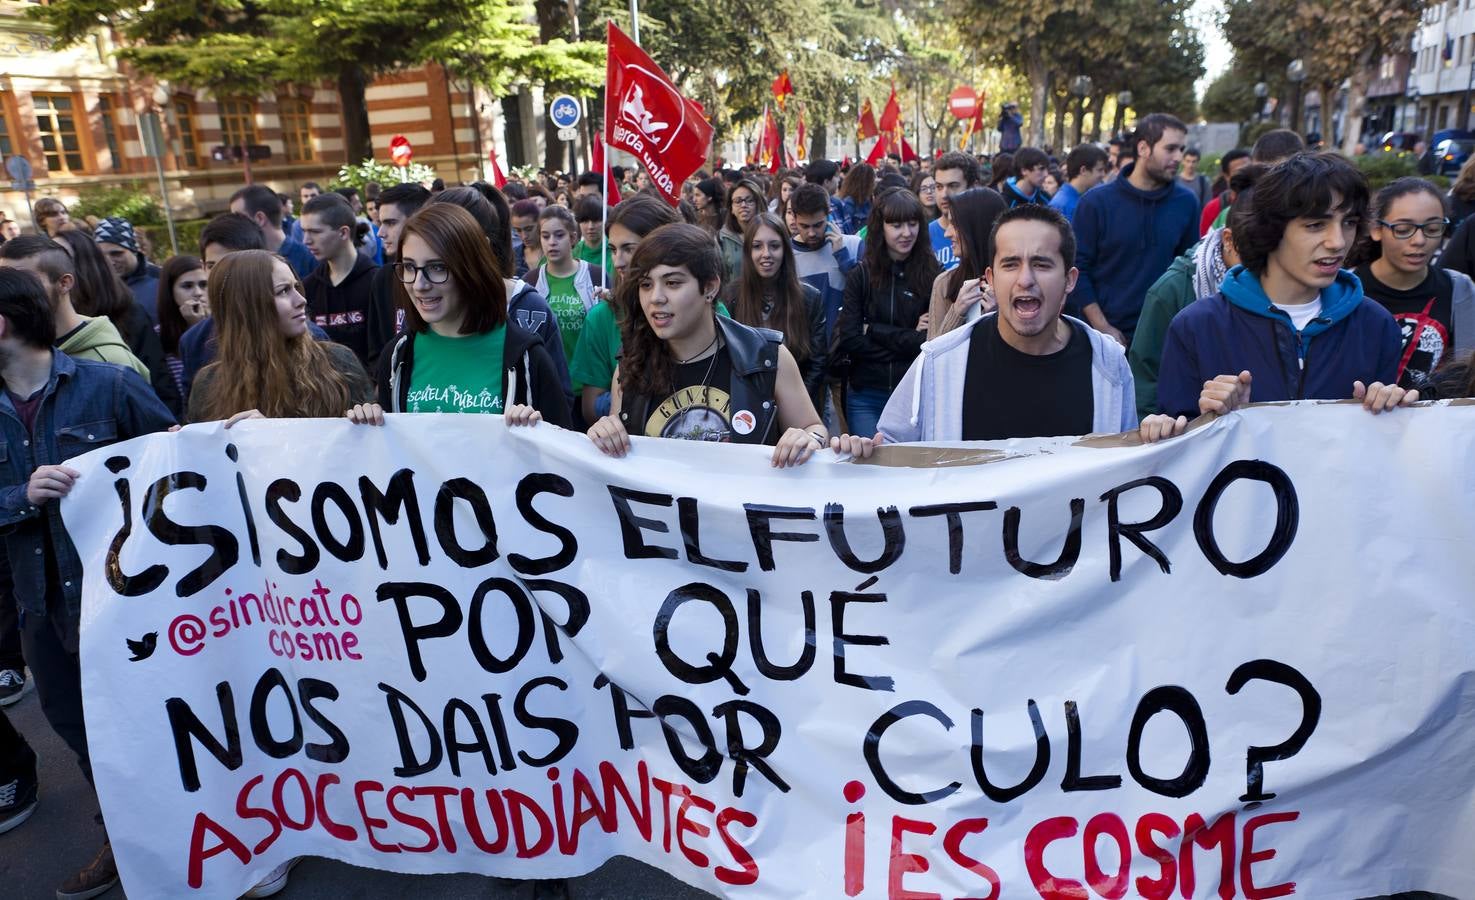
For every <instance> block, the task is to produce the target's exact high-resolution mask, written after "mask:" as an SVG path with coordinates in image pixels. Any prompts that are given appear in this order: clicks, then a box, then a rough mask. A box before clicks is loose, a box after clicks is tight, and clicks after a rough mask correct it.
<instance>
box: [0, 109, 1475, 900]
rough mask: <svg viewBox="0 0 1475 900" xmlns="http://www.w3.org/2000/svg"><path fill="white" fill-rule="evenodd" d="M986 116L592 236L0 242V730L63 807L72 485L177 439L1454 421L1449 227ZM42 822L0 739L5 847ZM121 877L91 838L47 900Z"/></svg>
mask: <svg viewBox="0 0 1475 900" xmlns="http://www.w3.org/2000/svg"><path fill="white" fill-rule="evenodd" d="M1015 115H1016V113H1015V111H1014V110H1012V109H1007V110H1006V113H1005V118H1006V119H1008V121H1007V122H1004V125H1009V126H1011V127H1009V128H1008V129H1006V131H1007V136H1008V137H1009V138H1010V140H1011V141H1012V144H1011V145H1010V146H1009V147H1008V151H1009V152H1008V153H1001V154H999V155H997V156H995V157H994V158H992V159H990V160H987V161H984V160H981V159H980V158H978V157H975V156H973V155H969V154H966V153H961V152H950V153H945V154H941V155H939V156H937V157H936V158H933V159H928V160H914V161H912V162H910V163H902V162H901V161H900V160H899V159H888V160H886V161H885V162H884V163H882V164H881V165H879V166H871V165H868V164H866V163H857V164H854V165H848V164H847V165H846V166H841V165H838V164H836V163H835V162H833V161H829V160H818V161H815V162H814V163H812V164H810V165H809V166H807V167H806V168H804V169H802V170H781V171H778V172H776V173H769V172H763V171H759V170H758V168H757V167H755V166H748V167H745V168H740V169H733V168H719V169H717V170H715V171H712V172H702V173H698V176H697V177H694V178H693V179H691V180H690V181H689V182H688V183H687V184H686V185H685V189H684V192H683V197H682V199H681V202H680V203H679V204H678V205H676V206H672V205H670V204H668V203H667V202H666V201H665V200H664V199H663V198H661V196H660V195H659V194H658V193H656V192H655V191H654V189H653V188H651V186H650V185H649V181H648V179H647V178H645V175H644V172H643V171H638V170H621V169H619V167H614V168H613V170H612V172H611V175H612V176H613V180H614V181H616V182H617V183H620V186H621V188H622V192H623V194H624V199H622V200H620V201H619V202H616V203H608V204H607V202H606V198H605V196H604V190H605V185H606V181H607V179H606V176H605V174H604V173H583V174H582V175H579V176H577V177H567V176H550V177H547V178H539V179H537V180H535V181H532V182H523V181H521V180H516V179H515V180H513V181H511V182H509V183H508V184H507V185H506V186H505V187H503V188H500V189H499V188H497V187H493V186H492V185H490V184H487V183H484V182H477V183H475V184H471V185H464V186H453V187H451V188H449V189H447V188H446V187H445V185H443V184H439V183H436V184H434V185H429V186H424V185H418V184H400V185H394V186H390V187H385V188H384V189H382V190H380V189H378V188H377V187H371V188H370V189H369V190H366V191H365V195H366V196H364V197H362V198H361V197H360V195H359V192H358V191H356V190H353V189H345V190H341V191H332V190H330V191H324V190H322V188H321V187H320V186H319V185H317V184H313V183H308V184H304V185H301V186H299V188H298V190H297V194H296V199H298V200H300V202H301V205H300V213H301V215H300V217H298V218H295V219H293V218H292V217H291V216H290V211H291V209H292V205H293V204H292V200H293V198H291V197H288V196H286V195H282V194H278V193H276V192H275V191H274V190H272V189H271V188H269V187H266V186H263V185H252V186H248V187H245V188H242V189H241V190H240V191H237V192H236V194H235V195H234V196H233V197H231V199H230V203H229V211H228V212H225V213H223V214H222V215H220V216H219V217H217V218H215V219H214V220H212V221H211V222H209V223H208V225H207V226H206V227H205V228H204V230H203V231H202V233H201V236H200V239H199V246H198V247H197V248H190V249H191V251H192V252H191V253H189V254H185V255H179V256H175V257H173V258H169V259H167V260H164V261H163V262H162V264H160V265H155V264H154V263H152V262H150V261H149V260H148V258H147V256H146V254H145V252H144V250H143V246H142V244H141V239H140V235H139V233H138V232H137V231H135V229H134V228H133V227H132V225H131V224H130V223H129V222H127V221H124V220H122V219H118V218H108V219H103V220H101V221H97V222H85V221H82V220H79V219H77V218H74V217H72V216H71V215H70V214H69V212H68V210H67V208H66V207H65V206H64V205H63V204H61V203H59V202H57V201H54V200H45V201H42V202H40V203H38V204H37V205H36V208H35V209H36V220H37V222H38V225H39V226H40V229H41V231H42V233H40V234H29V235H27V234H19V233H7V234H5V235H4V237H5V240H4V242H3V244H0V379H3V382H4V385H3V386H4V390H3V393H0V432H3V435H0V439H3V441H4V442H5V446H8V447H9V448H10V453H9V455H8V456H6V457H4V458H3V459H0V463H3V472H4V483H3V485H0V491H3V493H0V526H3V529H4V530H3V538H4V545H3V547H4V551H5V552H4V553H3V554H0V706H3V705H5V704H8V703H11V702H14V701H15V700H17V699H19V698H20V696H21V695H22V694H23V693H24V692H25V691H26V690H27V689H28V687H29V685H30V683H31V682H34V684H35V686H36V688H37V693H38V694H39V697H40V700H41V705H42V707H43V710H44V713H45V715H46V718H47V720H48V721H49V722H50V724H51V725H52V727H53V728H54V729H55V730H56V732H57V733H58V734H59V735H60V736H61V737H62V738H63V740H64V741H65V742H66V743H67V744H68V746H69V747H70V748H71V749H72V750H73V751H74V752H75V754H76V756H77V758H78V760H79V762H80V764H81V766H82V770H83V772H84V774H86V775H87V776H88V778H89V779H90V777H91V772H90V767H89V762H88V749H87V742H86V735H85V727H84V723H83V719H82V696H81V678H80V667H79V661H78V627H79V613H80V606H81V584H82V573H81V563H80V561H79V559H78V557H77V553H76V551H75V549H74V548H73V546H72V544H71V542H70V539H69V538H68V536H67V533H66V531H65V528H64V527H63V524H62V520H61V517H60V514H59V512H58V503H57V500H58V499H59V498H61V497H62V496H64V495H65V494H66V493H67V492H68V491H69V490H70V489H71V487H72V486H73V484H74V483H75V480H76V478H77V477H78V476H77V472H76V471H75V470H73V469H71V468H69V467H68V466H67V464H66V463H67V460H68V459H70V458H71V457H74V456H76V455H79V454H81V453H84V452H87V451H88V450H91V449H94V448H97V447H101V446H104V445H106V444H109V443H112V442H115V441H121V440H126V439H128V438H132V437H135V436H138V435H143V434H149V433H153V432H159V431H164V430H167V429H171V428H174V427H177V426H179V425H182V424H185V423H188V422H214V421H223V422H224V425H225V427H227V428H229V427H232V426H234V425H235V424H236V423H237V422H239V421H241V420H243V419H250V418H283V417H285V418H292V417H342V416H346V417H347V418H348V419H349V420H351V421H353V422H355V423H360V424H366V425H377V424H382V423H383V422H384V421H385V418H384V417H385V414H386V413H423V412H455V413H492V414H500V415H503V416H505V417H506V418H507V420H508V422H509V423H511V424H514V425H519V426H535V425H539V423H542V426H541V427H549V426H557V427H562V428H571V429H578V430H579V431H582V432H585V433H587V435H588V437H589V439H590V440H591V441H592V442H593V444H594V445H595V446H597V447H598V448H599V450H601V451H603V452H604V453H606V454H609V455H610V456H614V457H619V456H623V455H625V454H626V453H628V452H630V451H631V448H632V442H631V437H632V436H644V437H657V438H673V439H684V440H701V441H717V442H733V443H748V444H758V445H764V446H768V447H770V448H772V455H771V460H772V464H773V465H774V466H783V467H788V466H799V465H802V464H804V463H805V462H806V461H807V460H808V459H810V458H811V457H812V456H813V455H814V454H815V453H817V452H820V451H832V452H835V453H840V454H848V455H852V456H861V457H864V456H869V455H870V454H871V453H872V452H873V450H874V448H875V447H876V446H877V445H879V444H883V443H904V442H913V441H924V442H939V441H973V440H1003V439H1012V438H1034V437H1053V436H1066V435H1081V434H1087V433H1093V432H1096V433H1102V432H1105V433H1117V432H1125V431H1135V432H1137V433H1138V434H1139V435H1140V437H1141V438H1142V439H1143V440H1145V441H1149V442H1151V441H1157V440H1163V439H1167V438H1171V437H1172V436H1174V435H1176V434H1179V433H1181V432H1182V431H1183V430H1184V429H1185V427H1186V425H1187V422H1188V419H1189V418H1190V417H1193V416H1197V415H1199V414H1205V413H1227V412H1230V411H1232V410H1234V409H1236V408H1238V407H1240V406H1242V405H1244V404H1245V403H1247V402H1249V401H1251V400H1256V401H1284V400H1301V399H1322V400H1341V399H1355V400H1359V401H1361V402H1362V404H1363V405H1364V406H1365V407H1366V408H1368V409H1369V410H1370V411H1372V412H1374V413H1377V412H1385V411H1388V410H1391V409H1394V408H1396V407H1398V406H1402V405H1407V404H1408V403H1411V402H1414V401H1416V400H1418V399H1420V398H1424V399H1428V398H1431V397H1432V398H1450V397H1464V396H1471V395H1475V365H1472V362H1471V353H1470V348H1471V347H1472V346H1475V282H1472V281H1471V279H1470V277H1469V271H1470V268H1471V266H1472V265H1475V252H1472V251H1471V250H1470V249H1469V246H1467V245H1469V244H1472V243H1475V232H1472V231H1471V227H1472V226H1471V225H1470V222H1471V221H1475V218H1469V219H1466V220H1465V222H1464V223H1463V224H1462V225H1461V226H1460V229H1459V231H1458V232H1455V235H1454V238H1453V241H1452V242H1451V246H1450V247H1449V249H1448V251H1447V252H1446V253H1445V254H1444V255H1443V257H1441V256H1440V251H1441V248H1442V247H1443V245H1444V242H1445V238H1446V236H1447V235H1448V234H1449V233H1450V232H1451V219H1450V211H1449V209H1448V206H1447V200H1446V197H1445V195H1444V194H1443V192H1442V191H1441V190H1440V189H1438V188H1437V187H1435V186H1434V185H1433V184H1431V183H1430V182H1428V181H1425V180H1422V179H1419V178H1404V179H1399V180H1397V181H1394V182H1393V183H1391V184H1389V185H1387V186H1386V187H1384V188H1382V189H1381V190H1379V191H1377V192H1376V194H1372V193H1371V192H1370V190H1369V187H1368V185H1367V183H1366V181H1365V180H1364V178H1363V176H1362V175H1361V174H1360V173H1359V171H1358V169H1357V168H1356V167H1355V166H1353V165H1352V164H1351V163H1349V162H1348V161H1347V160H1345V159H1343V158H1342V157H1340V156H1337V155H1334V154H1328V153H1316V152H1310V151H1307V150H1306V148H1305V147H1304V146H1303V144H1302V141H1301V140H1300V138H1299V137H1298V136H1297V135H1295V134H1293V133H1291V132H1287V131H1276V132H1270V133H1268V134H1266V135H1264V136H1263V137H1262V138H1260V140H1259V141H1257V142H1256V144H1255V146H1254V147H1252V148H1249V149H1248V150H1236V151H1234V152H1231V153H1228V154H1225V155H1224V156H1223V158H1222V159H1221V160H1220V161H1219V168H1220V172H1219V173H1218V177H1217V178H1216V179H1211V178H1210V177H1209V176H1208V174H1206V173H1202V172H1200V171H1199V170H1198V165H1197V164H1198V162H1199V157H1198V154H1197V152H1196V151H1194V150H1193V149H1192V148H1190V147H1189V146H1188V145H1187V135H1188V129H1187V128H1186V127H1185V125H1184V124H1183V123H1182V122H1180V121H1179V120H1177V119H1175V118H1173V117H1171V116H1168V115H1161V114H1154V115H1149V116H1146V117H1144V118H1143V119H1141V120H1140V121H1139V122H1138V123H1137V126H1136V130H1135V132H1134V133H1132V134H1131V135H1130V136H1128V137H1127V138H1126V139H1125V140H1122V141H1118V142H1114V143H1113V145H1112V146H1111V147H1108V148H1103V147H1098V146H1096V145H1093V144H1085V145H1082V146H1079V147H1076V148H1074V149H1072V150H1071V151H1070V152H1069V153H1068V154H1066V155H1065V156H1064V159H1063V160H1059V159H1056V158H1055V157H1054V156H1053V155H1052V154H1050V153H1048V152H1046V151H1045V150H1043V149H1041V148H1035V147H1029V146H1021V144H1020V141H1019V129H1018V125H1017V122H1015V120H1014V118H1013V117H1014V116H1015ZM1001 121H1002V120H1001ZM1001 127H1002V126H1001ZM1462 181H1463V178H1462ZM1471 182H1472V183H1475V177H1472V179H1471ZM1472 197H1475V192H1472ZM611 199H612V198H611ZM27 668H29V677H28V676H27V674H26V673H27ZM36 797H37V784H36V776H35V756H34V754H33V753H32V751H31V750H30V748H29V746H28V745H27V743H26V741H25V740H24V738H23V737H22V736H21V735H20V734H19V733H17V732H16V731H15V729H14V728H13V727H11V725H10V723H9V721H8V720H7V719H6V718H5V716H4V714H3V711H0V831H5V830H8V829H10V828H13V827H15V826H17V825H19V824H21V823H22V822H24V821H25V819H26V817H27V816H29V815H30V813H31V811H32V810H33V809H34V808H35V804H36ZM289 871H290V866H284V867H282V868H280V869H279V870H278V871H276V872H274V873H272V875H271V876H270V877H269V878H268V879H266V880H265V881H264V882H262V884H260V885H258V886H257V888H256V890H255V891H253V892H252V894H251V896H267V895H269V894H271V893H274V892H275V891H277V890H280V889H281V888H282V887H283V886H284V885H285V884H286V881H287V877H288V872H289ZM115 880H116V870H115V869H114V867H113V864H112V858H111V852H110V850H109V849H108V847H107V845H106V844H104V845H103V849H102V851H101V852H100V853H99V854H98V857H97V859H96V860H95V861H94V862H93V863H92V864H91V865H89V866H88V867H87V868H86V869H84V870H83V871H82V872H79V873H78V874H77V875H76V876H75V877H73V878H72V879H69V880H68V882H67V883H66V884H64V885H62V886H61V888H60V889H59V890H58V894H57V896H58V897H60V898H63V900H70V898H77V897H91V896H95V895H96V894H97V893H101V890H105V889H106V888H107V887H108V886H109V885H110V884H111V883H112V882H113V881H115ZM556 889H557V888H556V885H555V886H553V887H547V888H546V890H548V891H554V892H556Z"/></svg>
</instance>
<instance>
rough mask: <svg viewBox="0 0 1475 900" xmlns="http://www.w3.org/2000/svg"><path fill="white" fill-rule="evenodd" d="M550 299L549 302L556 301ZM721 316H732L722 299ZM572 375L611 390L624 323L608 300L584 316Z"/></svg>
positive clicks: (719, 308)
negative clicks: (622, 324) (621, 325)
mask: <svg viewBox="0 0 1475 900" xmlns="http://www.w3.org/2000/svg"><path fill="white" fill-rule="evenodd" d="M552 302H553V301H552V300H551V299H550V300H549V304H550V305H551V304H552ZM717 315H719V316H727V317H728V318H731V315H730V314H729V313H728V312H727V307H726V306H725V305H724V304H723V303H722V301H721V300H718V301H717ZM570 359H571V360H572V362H570V363H569V367H568V370H569V377H570V378H571V379H573V380H574V381H576V382H578V383H579V384H581V385H586V386H588V387H597V388H599V389H600V390H602V391H607V390H609V389H610V385H611V384H613V383H614V380H615V365H616V364H617V363H618V362H619V361H620V323H619V322H617V321H615V308H614V306H613V305H611V304H610V302H609V301H608V300H604V301H601V302H599V303H596V304H594V308H593V309H591V310H589V314H588V315H586V316H585V317H584V331H583V333H582V334H580V335H579V348H578V350H577V351H575V352H574V354H573V356H571V357H570Z"/></svg>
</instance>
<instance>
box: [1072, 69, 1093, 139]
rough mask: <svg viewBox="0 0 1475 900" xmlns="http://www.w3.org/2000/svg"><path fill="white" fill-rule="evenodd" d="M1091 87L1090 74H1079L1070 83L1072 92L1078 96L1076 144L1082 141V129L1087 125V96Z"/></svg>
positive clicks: (1074, 95)
mask: <svg viewBox="0 0 1475 900" xmlns="http://www.w3.org/2000/svg"><path fill="white" fill-rule="evenodd" d="M1091 87H1092V84H1091V76H1090V75H1077V76H1076V77H1075V80H1073V81H1071V83H1070V93H1071V95H1072V96H1073V97H1075V98H1076V127H1075V141H1074V143H1075V144H1079V143H1080V142H1081V131H1082V130H1083V129H1084V127H1085V119H1086V97H1088V96H1090V94H1091ZM1097 115H1098V116H1099V115H1100V110H1097Z"/></svg>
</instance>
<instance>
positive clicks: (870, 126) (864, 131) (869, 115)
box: [855, 97, 881, 141]
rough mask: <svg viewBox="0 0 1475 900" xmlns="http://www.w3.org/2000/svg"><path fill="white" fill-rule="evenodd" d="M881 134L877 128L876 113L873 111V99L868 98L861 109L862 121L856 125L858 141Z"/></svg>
mask: <svg viewBox="0 0 1475 900" xmlns="http://www.w3.org/2000/svg"><path fill="white" fill-rule="evenodd" d="M880 133H881V129H879V128H877V127H876V111H875V110H873V109H871V98H869V97H867V98H866V99H865V102H863V103H862V104H861V107H860V119H859V121H857V122H856V125H855V134H856V140H858V141H863V140H865V139H867V138H873V137H875V136H876V135H878V134H880Z"/></svg>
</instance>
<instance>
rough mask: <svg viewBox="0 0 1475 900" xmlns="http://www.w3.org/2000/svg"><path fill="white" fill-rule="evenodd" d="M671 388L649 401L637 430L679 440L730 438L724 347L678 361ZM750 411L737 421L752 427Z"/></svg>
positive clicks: (728, 374)
mask: <svg viewBox="0 0 1475 900" xmlns="http://www.w3.org/2000/svg"><path fill="white" fill-rule="evenodd" d="M671 383H672V384H673V385H675V389H674V390H672V391H671V393H669V394H667V395H666V397H665V398H664V399H663V400H661V401H660V402H659V403H654V402H653V403H652V404H651V407H650V414H649V416H648V417H647V418H646V420H645V425H644V427H643V428H642V430H641V433H642V434H644V435H645V436H646V437H663V438H676V439H678V440H683V441H710V442H715V443H730V442H731V441H732V429H733V421H732V417H733V408H732V397H731V394H730V393H729V392H730V391H731V388H732V358H731V357H729V356H728V355H727V348H726V347H719V348H718V349H717V352H716V353H714V354H712V355H711V356H708V357H706V358H704V359H698V360H694V361H692V362H689V363H686V364H684V365H678V366H676V367H675V370H674V371H673V372H672V373H671ZM753 421H755V420H754V419H753V414H752V413H751V412H749V413H747V415H746V418H744V419H742V420H741V422H739V423H738V426H737V427H739V428H742V427H744V426H746V427H747V428H748V430H749V431H752V428H753V425H752V424H751V423H752V422H753Z"/></svg>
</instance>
